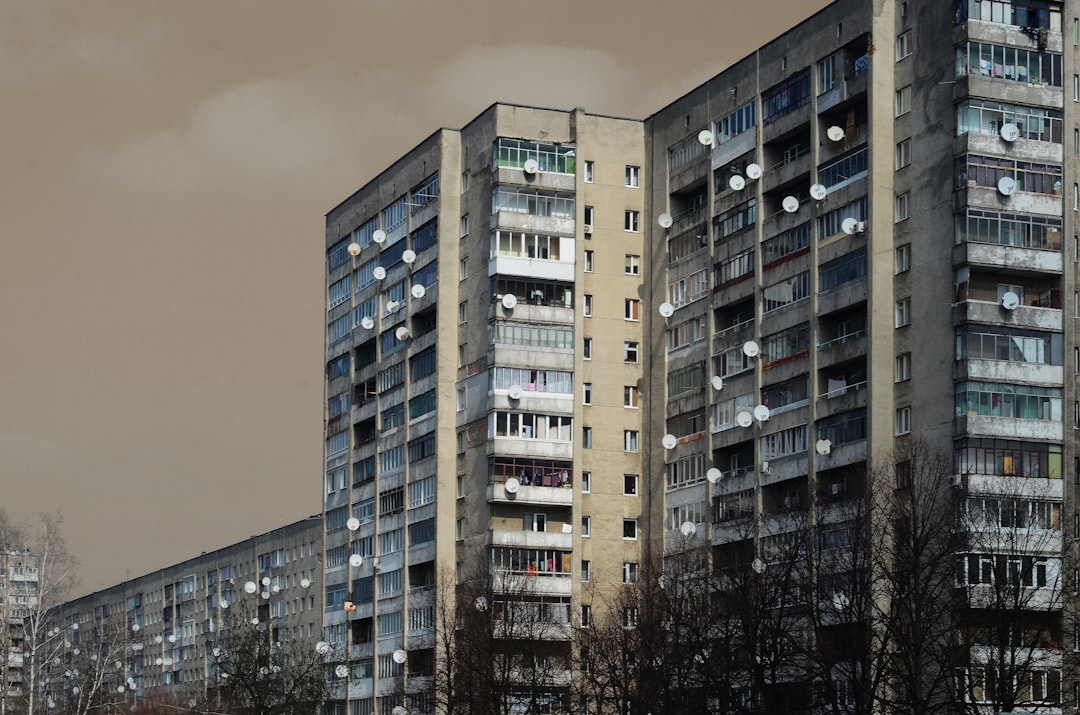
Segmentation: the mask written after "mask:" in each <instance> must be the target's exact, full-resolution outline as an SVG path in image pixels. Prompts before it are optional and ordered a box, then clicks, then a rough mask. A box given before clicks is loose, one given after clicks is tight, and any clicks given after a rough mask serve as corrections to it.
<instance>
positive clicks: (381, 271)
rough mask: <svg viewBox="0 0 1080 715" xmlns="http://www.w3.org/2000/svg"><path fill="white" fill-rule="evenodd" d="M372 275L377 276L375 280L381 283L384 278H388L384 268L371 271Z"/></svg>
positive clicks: (379, 267)
mask: <svg viewBox="0 0 1080 715" xmlns="http://www.w3.org/2000/svg"><path fill="white" fill-rule="evenodd" d="M371 275H373V276H375V280H377V281H381V280H382V279H383V278H386V269H385V268H383V267H382V266H375V267H374V268H373V269H372V270H371Z"/></svg>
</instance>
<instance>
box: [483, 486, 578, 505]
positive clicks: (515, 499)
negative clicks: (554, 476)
mask: <svg viewBox="0 0 1080 715" xmlns="http://www.w3.org/2000/svg"><path fill="white" fill-rule="evenodd" d="M487 500H488V501H489V502H499V503H504V504H510V503H514V504H546V505H549V506H572V505H573V503H574V490H573V489H572V488H570V485H569V484H567V485H566V486H557V487H543V486H524V485H521V486H519V487H518V488H517V491H515V492H508V491H506V485H505V484H489V485H488V488H487Z"/></svg>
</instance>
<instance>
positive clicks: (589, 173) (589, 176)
mask: <svg viewBox="0 0 1080 715" xmlns="http://www.w3.org/2000/svg"><path fill="white" fill-rule="evenodd" d="M594 171H595V165H594V164H593V162H592V161H590V160H588V159H586V160H585V183H586V184H591V183H592V182H593V181H594Z"/></svg>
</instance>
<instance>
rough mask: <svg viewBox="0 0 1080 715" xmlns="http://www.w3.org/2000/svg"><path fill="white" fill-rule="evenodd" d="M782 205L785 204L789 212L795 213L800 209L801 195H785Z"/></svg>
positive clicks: (785, 208)
mask: <svg viewBox="0 0 1080 715" xmlns="http://www.w3.org/2000/svg"><path fill="white" fill-rule="evenodd" d="M780 205H781V206H783V207H784V210H785V211H787V212H788V213H789V214H793V213H795V212H796V211H798V210H799V197H797V196H785V197H784V200H783V201H782V202H781V204H780Z"/></svg>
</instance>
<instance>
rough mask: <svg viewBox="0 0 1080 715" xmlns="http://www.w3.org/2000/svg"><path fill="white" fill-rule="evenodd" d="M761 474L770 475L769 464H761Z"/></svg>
mask: <svg viewBox="0 0 1080 715" xmlns="http://www.w3.org/2000/svg"><path fill="white" fill-rule="evenodd" d="M761 473H762V474H768V473H769V463H768V462H762V463H761Z"/></svg>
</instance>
